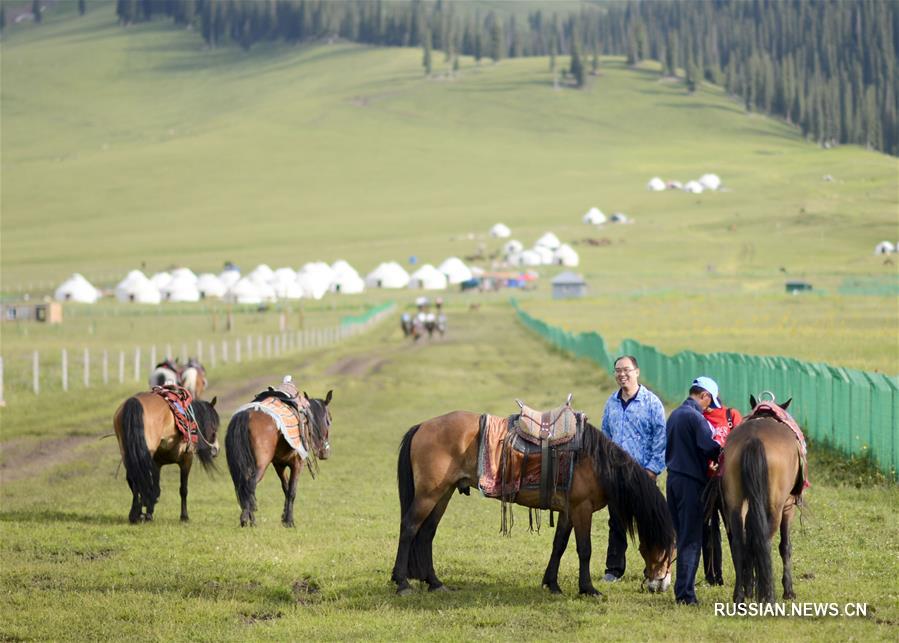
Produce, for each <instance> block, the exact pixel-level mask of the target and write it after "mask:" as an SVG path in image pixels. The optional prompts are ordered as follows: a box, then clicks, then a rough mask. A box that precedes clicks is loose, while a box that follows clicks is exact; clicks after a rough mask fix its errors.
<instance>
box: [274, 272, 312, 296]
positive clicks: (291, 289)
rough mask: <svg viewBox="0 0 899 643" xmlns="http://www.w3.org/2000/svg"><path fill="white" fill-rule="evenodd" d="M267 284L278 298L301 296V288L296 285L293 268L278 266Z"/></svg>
mask: <svg viewBox="0 0 899 643" xmlns="http://www.w3.org/2000/svg"><path fill="white" fill-rule="evenodd" d="M268 284H269V285H270V286H271V287H272V288H273V289H274V291H275V295H277V296H278V298H279V299H299V298H300V297H302V296H303V289H302V288H300V287H299V286H298V285H297V273H296V272H294V270H293V268H278V269H277V270H275V271H274V272H273V273H272V278H271V279H270V280H269V282H268Z"/></svg>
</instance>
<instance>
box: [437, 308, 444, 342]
mask: <svg viewBox="0 0 899 643" xmlns="http://www.w3.org/2000/svg"><path fill="white" fill-rule="evenodd" d="M437 332H438V333H440V336H441V337H443V336H444V335H446V315H444V314H443V313H440V314H438V315H437Z"/></svg>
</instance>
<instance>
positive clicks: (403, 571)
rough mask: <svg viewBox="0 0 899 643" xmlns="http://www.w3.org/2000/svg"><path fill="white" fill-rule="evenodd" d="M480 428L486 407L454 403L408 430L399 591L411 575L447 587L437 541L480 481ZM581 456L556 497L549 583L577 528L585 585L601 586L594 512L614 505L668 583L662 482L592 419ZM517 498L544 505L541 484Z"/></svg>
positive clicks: (650, 565)
mask: <svg viewBox="0 0 899 643" xmlns="http://www.w3.org/2000/svg"><path fill="white" fill-rule="evenodd" d="M479 436H480V415H479V414H477V413H469V412H466V411H454V412H452V413H448V414H446V415H442V416H440V417H436V418H433V419H430V420H427V421H426V422H423V423H421V424H419V425H416V426H413V427H412V428H411V429H409V431H408V432H407V433H406V435H405V436H404V437H403V440H402V443H401V445H400V453H399V459H398V462H397V478H398V483H399V495H400V516H401V520H400V536H399V546H398V547H397V554H396V563H395V565H394V567H393V576H392V580H393V581H394V582H395V583H396V585H397V593H398V594H407V593H409V592H411V591H412V588H411V587H410V585H409V579H410V578H412V579H419V580H422V581H424V582H425V583H427V584H428V589H429V591H439V590H444V589H445V587H444V585H443V583H442V582H440V580H439V579H438V578H437V575H436V573H435V572H434V562H433V556H432V551H431V546H432V543H433V540H434V535H435V533H436V532H437V526H438V524H439V523H440V519H441V518H442V517H443V513H444V512H445V511H446V507H447V504H448V503H449V501H450V498H451V497H452V495H453V492H454V491H456V490H458V491H459V492H460V493H464V494H468V491H469V487H472V486H474V487H477V484H478V447H479V439H480V437H479ZM575 462H576V464H575V468H574V476H573V480H572V482H571V488H570V492H569V495H568V497H565V496H564V495H563V494H561V493H557V494H555V495H554V496H553V497H552V501H551V503H552V509H553V510H555V511H558V512H560V515H559V521H558V524H557V526H556V533H555V537H554V539H553V551H552V555H551V557H550V559H549V564H548V565H547V567H546V572H545V573H544V575H543V586H544V587H546V588H548V589H549V590H550V591H551V592H553V593H560V592H561V590H560V588H559V583H558V573H559V562H560V560H561V558H562V554H563V553H565V548H566V546H567V545H568V539H569V537H570V536H571V531H572V529H574V533H575V538H576V541H577V553H578V557H579V560H580V575H579V589H580V593H581V594H599V592H597V591H596V589H595V588H594V587H593V582H592V580H591V578H590V554H591V542H590V527H591V522H592V519H593V513H594V512H596V511H599V510H600V509H602V508H603V507H605V506H606V505H608V506H609V511H610V512H612V513H613V514H615V515H617V516H618V519H619V520H620V521H621V524H623V525H625V526H626V529H627V531H628V532H629V533H630V534H631V537H633V535H634V528H635V526H636V530H637V532H638V533H639V536H640V553H641V554H642V556H643V559H644V561H645V562H646V571H645V572H644V574H645V576H646V578H647V580H649V589H650V591H653V592H654V591H664V590H665V589H666V588H667V586H668V585H669V584H670V579H671V572H670V566H671V560H672V558H673V555H674V528H673V527H672V523H671V516H670V515H669V513H668V506H667V504H666V503H665V498H664V497H663V496H662V493H661V492H660V491H659V489H658V487H657V486H656V485H655V483H654V482H653V481H652V480H651V479H650V478H649V476H648V475H647V474H646V472H645V471H644V470H643V469H642V468H641V467H640V466H639V465H638V464H637V463H636V462H635V461H634V460H633V459H632V458H631V457H630V456H629V455H628V454H627V453H625V452H624V450H623V449H621V448H620V447H618V446H617V445H616V444H614V443H613V442H612V441H611V440H609V439H608V438H607V437H606V436H605V435H603V434H602V432H601V431H599V430H597V429H596V428H595V427H594V426H592V425H591V424H589V423H586V424H585V429H584V432H583V435H582V443H581V447H580V449H579V450H578V451H577V452H576V460H575ZM514 502H515V503H516V504H519V505H523V506H525V507H531V508H537V507H539V506H540V492H539V490H524V489H522V490H521V491H520V492H519V493H518V494H517V495H516V496H515V498H514Z"/></svg>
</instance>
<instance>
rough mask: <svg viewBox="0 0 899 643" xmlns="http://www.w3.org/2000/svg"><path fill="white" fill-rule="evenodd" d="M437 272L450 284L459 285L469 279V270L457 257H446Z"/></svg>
mask: <svg viewBox="0 0 899 643" xmlns="http://www.w3.org/2000/svg"><path fill="white" fill-rule="evenodd" d="M437 270H439V271H440V272H442V273H443V274H445V275H446V280H447V281H448V282H449V283H451V284H461V283H462V282H463V281H468V280H469V279H471V270H470V269H469V268H468V266H466V265H465V263H464V262H463V261H462V260H461V259H459V257H447V258H446V259H444V260H443V263H441V264H440V265H439V266H437Z"/></svg>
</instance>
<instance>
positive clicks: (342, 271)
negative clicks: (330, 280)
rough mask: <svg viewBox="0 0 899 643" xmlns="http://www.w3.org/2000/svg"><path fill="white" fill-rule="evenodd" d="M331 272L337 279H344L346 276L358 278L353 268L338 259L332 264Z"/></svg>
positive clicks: (357, 273)
mask: <svg viewBox="0 0 899 643" xmlns="http://www.w3.org/2000/svg"><path fill="white" fill-rule="evenodd" d="M331 270H332V271H333V272H334V274H335V275H336V276H337V277H338V278H339V277H344V276H347V275H352V276H354V277H358V276H359V272H358V271H357V270H356V269H355V268H353V266H351V265H350V264H349V263H348V262H346V261H344V260H343V259H338V260H337V261H335V262H334V263H332V264H331Z"/></svg>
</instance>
